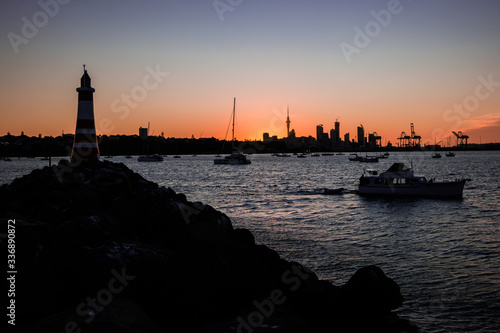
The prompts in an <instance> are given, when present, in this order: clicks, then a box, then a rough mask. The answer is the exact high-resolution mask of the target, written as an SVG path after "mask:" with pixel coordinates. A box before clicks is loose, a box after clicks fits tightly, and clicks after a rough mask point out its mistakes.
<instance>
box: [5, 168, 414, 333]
mask: <svg viewBox="0 0 500 333" xmlns="http://www.w3.org/2000/svg"><path fill="white" fill-rule="evenodd" d="M166 167H168V166H166ZM0 216H1V218H2V221H7V220H8V219H10V220H15V224H16V269H17V271H18V273H17V281H16V296H15V297H16V304H17V308H16V322H15V323H16V327H15V328H16V331H17V332H53V333H55V332H106V333H110V332H120V333H127V332H301V333H302V332H416V331H417V329H416V328H415V327H414V326H412V325H411V324H410V323H409V322H408V321H406V320H403V319H400V318H398V317H397V315H396V314H394V313H393V312H392V310H394V309H396V308H398V307H400V306H401V304H402V302H403V297H402V296H401V293H400V290H399V287H398V285H397V284H396V283H395V282H394V281H393V280H392V279H390V278H388V277H387V276H385V274H384V273H383V272H382V270H381V269H379V268H377V267H375V266H369V267H364V268H361V269H360V270H359V271H357V272H356V273H355V274H354V276H353V277H352V278H351V279H350V280H349V282H347V283H346V284H345V285H344V286H334V285H332V284H331V283H330V282H328V281H322V280H319V279H318V278H317V276H316V275H315V274H314V273H313V272H311V271H309V270H308V269H307V268H305V267H303V266H301V265H300V264H299V263H296V262H288V261H285V260H283V259H281V258H280V256H279V255H278V254H277V253H276V252H275V251H273V250H271V249H269V248H268V247H266V246H264V245H258V244H256V243H255V240H254V237H253V235H252V233H251V232H250V231H249V230H246V229H234V228H233V226H232V224H231V221H230V220H229V218H228V217H227V216H226V215H225V214H223V213H221V212H218V211H216V210H215V209H214V208H212V207H210V206H208V205H205V204H202V203H200V202H189V201H187V200H186V197H185V196H184V195H183V194H178V193H175V192H174V191H173V190H172V189H170V188H165V187H159V186H158V185H157V184H155V183H152V182H150V181H147V180H145V179H144V178H143V177H141V176H140V175H139V174H137V173H135V172H133V171H131V170H130V169H128V168H127V167H126V166H125V165H123V164H116V163H110V162H98V163H81V164H79V165H75V166H72V165H69V164H68V163H66V162H61V163H60V164H59V165H58V166H54V167H45V168H44V169H40V170H35V171H33V172H32V173H31V174H29V175H26V176H24V177H22V178H18V179H15V180H14V181H13V182H12V183H11V184H9V185H3V186H1V187H0ZM3 237H4V238H3V239H2V242H4V241H5V235H4V236H3Z"/></svg>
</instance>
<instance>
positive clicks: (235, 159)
mask: <svg viewBox="0 0 500 333" xmlns="http://www.w3.org/2000/svg"><path fill="white" fill-rule="evenodd" d="M235 114H236V98H234V102H233V114H232V120H233V131H232V133H233V135H232V136H233V138H232V153H231V155H228V156H224V158H220V157H217V158H216V159H214V164H229V165H241V164H250V163H252V161H250V160H249V159H248V158H247V157H246V155H245V154H243V153H241V152H239V151H237V149H235V147H234V116H235Z"/></svg>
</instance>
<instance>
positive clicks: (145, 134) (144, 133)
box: [139, 127, 149, 140]
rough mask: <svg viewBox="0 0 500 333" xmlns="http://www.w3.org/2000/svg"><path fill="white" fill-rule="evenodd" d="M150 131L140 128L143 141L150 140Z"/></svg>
mask: <svg viewBox="0 0 500 333" xmlns="http://www.w3.org/2000/svg"><path fill="white" fill-rule="evenodd" d="M148 135H149V133H148V129H147V128H144V127H139V137H140V138H141V139H143V140H146V139H147V138H148Z"/></svg>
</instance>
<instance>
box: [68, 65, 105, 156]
mask: <svg viewBox="0 0 500 333" xmlns="http://www.w3.org/2000/svg"><path fill="white" fill-rule="evenodd" d="M76 91H77V92H78V115H77V119H76V130H75V140H74V142H73V150H72V151H71V162H72V163H73V162H79V161H89V162H94V161H98V160H99V146H98V145H97V136H96V131H95V120H94V99H93V94H94V92H95V89H94V88H92V87H91V86H90V76H89V74H88V73H87V70H86V69H85V65H83V76H82V78H81V80H80V87H79V88H76Z"/></svg>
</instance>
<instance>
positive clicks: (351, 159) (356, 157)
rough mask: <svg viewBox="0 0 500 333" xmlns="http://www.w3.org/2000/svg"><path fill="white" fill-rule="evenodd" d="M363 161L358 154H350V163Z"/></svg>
mask: <svg viewBox="0 0 500 333" xmlns="http://www.w3.org/2000/svg"><path fill="white" fill-rule="evenodd" d="M361 159H362V157H361V156H358V154H355V153H352V154H349V161H352V162H357V161H360V160H361Z"/></svg>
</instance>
